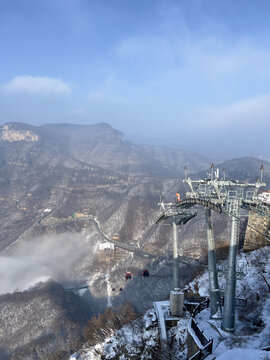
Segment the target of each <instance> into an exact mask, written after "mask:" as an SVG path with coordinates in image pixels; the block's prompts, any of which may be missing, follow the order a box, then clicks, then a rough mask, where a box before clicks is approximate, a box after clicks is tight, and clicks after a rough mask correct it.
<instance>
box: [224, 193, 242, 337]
mask: <svg viewBox="0 0 270 360" xmlns="http://www.w3.org/2000/svg"><path fill="white" fill-rule="evenodd" d="M231 205H232V206H231V214H232V218H231V241H230V249H229V259H228V273H227V280H226V290H225V299H224V313H223V320H222V325H221V328H222V330H224V331H227V332H233V331H234V329H235V289H236V254H237V248H238V240H239V239H238V237H239V234H238V219H237V217H238V212H239V204H238V201H237V200H235V201H233V202H232V203H231Z"/></svg>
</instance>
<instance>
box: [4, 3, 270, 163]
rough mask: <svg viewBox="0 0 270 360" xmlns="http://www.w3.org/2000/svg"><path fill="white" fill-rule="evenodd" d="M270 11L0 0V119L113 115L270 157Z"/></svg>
mask: <svg viewBox="0 0 270 360" xmlns="http://www.w3.org/2000/svg"><path fill="white" fill-rule="evenodd" d="M269 14H270V2H269V1H268V0H266V1H265V0H260V1H253V0H245V1H242V0H226V1H225V0H224V1H221V0H215V1H214V0H178V1H177V0H38V1H37V0H12V1H10V0H1V1H0V121H1V123H5V122H8V121H19V122H20V121H22V122H27V123H31V124H35V125H39V124H44V123H52V122H70V123H80V124H92V123H97V122H108V123H110V124H111V125H112V126H113V127H115V128H117V129H119V130H121V131H123V132H124V133H125V134H135V135H138V136H141V137H144V138H146V139H147V138H149V137H152V138H158V139H159V140H156V142H163V143H167V144H168V143H169V142H168V139H171V144H172V145H173V146H178V147H180V148H181V147H182V148H190V149H193V150H194V151H199V152H203V153H205V154H207V155H208V154H211V153H213V151H215V155H216V156H221V157H222V156H223V157H229V156H232V155H234V156H237V155H239V156H241V155H255V156H262V157H264V158H267V159H269V158H270V154H269V149H270V146H269V141H268V138H269V132H270V120H269V119H270V21H269ZM131 138H132V137H131ZM162 139H163V140H162ZM152 141H154V140H152Z"/></svg>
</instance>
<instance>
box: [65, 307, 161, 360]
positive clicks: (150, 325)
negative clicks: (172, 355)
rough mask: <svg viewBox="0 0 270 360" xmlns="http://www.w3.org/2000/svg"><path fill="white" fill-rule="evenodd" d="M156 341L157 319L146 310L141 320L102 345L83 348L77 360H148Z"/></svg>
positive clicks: (137, 320)
mask: <svg viewBox="0 0 270 360" xmlns="http://www.w3.org/2000/svg"><path fill="white" fill-rule="evenodd" d="M158 340H159V334H158V327H157V319H156V315H155V312H154V310H153V309H152V310H148V311H147V312H146V314H145V315H144V317H143V318H140V319H136V320H134V321H133V322H132V323H131V324H129V325H125V326H123V327H122V328H121V329H120V330H118V331H116V332H115V334H114V335H113V336H112V337H110V338H108V339H106V340H105V341H104V342H103V343H102V344H97V345H96V346H94V347H85V348H84V349H83V350H82V351H81V353H80V356H79V358H78V359H79V360H98V359H101V356H102V359H104V360H105V359H106V360H109V359H110V360H112V359H119V360H128V359H131V358H132V357H134V356H140V359H142V360H149V359H152V358H153V357H152V354H153V352H155V351H156V350H157V348H158V345H157V344H158ZM71 359H72V358H70V360H71Z"/></svg>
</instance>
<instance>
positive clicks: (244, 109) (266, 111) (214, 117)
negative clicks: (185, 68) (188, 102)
mask: <svg viewBox="0 0 270 360" xmlns="http://www.w3.org/2000/svg"><path fill="white" fill-rule="evenodd" d="M195 113H196V115H195V114H194V113H192V117H193V118H194V117H196V118H197V120H196V121H195V124H196V125H198V126H200V127H205V126H207V128H212V129H215V128H219V129H226V128H232V129H233V126H239V125H240V126H243V129H245V126H255V125H256V126H257V125H258V126H265V129H266V128H268V126H269V119H270V94H264V95H260V96H255V97H251V98H247V99H243V100H241V101H237V102H234V103H231V104H228V105H226V106H219V107H218V106H208V107H204V108H201V109H198V110H196V111H195Z"/></svg>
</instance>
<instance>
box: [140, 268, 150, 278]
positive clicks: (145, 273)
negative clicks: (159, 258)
mask: <svg viewBox="0 0 270 360" xmlns="http://www.w3.org/2000/svg"><path fill="white" fill-rule="evenodd" d="M142 276H143V277H149V271H148V270H146V269H145V270H143V272H142Z"/></svg>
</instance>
